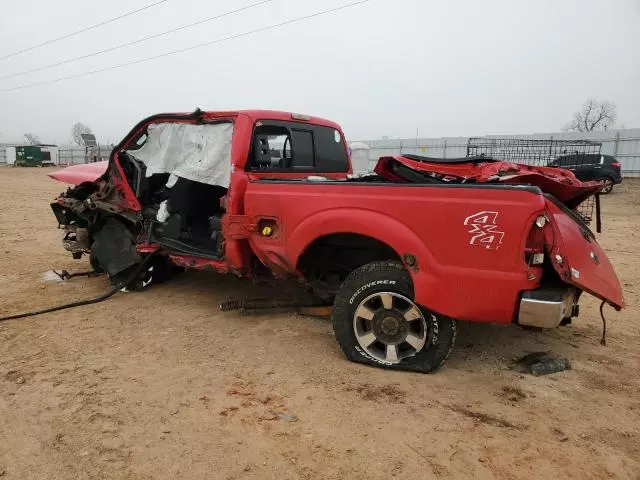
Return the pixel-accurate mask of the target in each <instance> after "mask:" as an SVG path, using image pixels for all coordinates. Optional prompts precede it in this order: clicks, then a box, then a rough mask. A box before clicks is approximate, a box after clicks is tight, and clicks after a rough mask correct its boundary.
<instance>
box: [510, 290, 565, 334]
mask: <svg viewBox="0 0 640 480" xmlns="http://www.w3.org/2000/svg"><path fill="white" fill-rule="evenodd" d="M576 293H577V292H576V290H575V289H573V288H571V287H566V288H540V289H538V290H530V291H526V292H523V293H522V296H521V298H520V310H519V312H518V320H517V323H518V324H520V325H526V326H529V327H540V328H555V327H557V326H559V325H560V324H561V323H562V320H564V319H565V318H571V317H573V316H575V315H576V314H577V303H576V302H577V295H576Z"/></svg>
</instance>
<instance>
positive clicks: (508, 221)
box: [51, 110, 624, 323]
mask: <svg viewBox="0 0 640 480" xmlns="http://www.w3.org/2000/svg"><path fill="white" fill-rule="evenodd" d="M216 119H218V120H220V119H226V120H230V121H232V122H234V124H235V125H234V134H233V139H232V148H231V162H232V165H233V171H232V174H231V183H230V187H229V191H228V193H227V196H226V215H225V216H224V217H223V233H224V237H225V255H224V259H220V260H211V259H206V258H199V257H193V256H188V255H181V254H179V253H176V252H169V251H166V252H165V253H166V254H167V255H169V257H170V258H171V260H172V261H173V262H174V263H176V264H177V265H181V266H185V267H189V268H213V269H215V270H217V271H219V272H221V273H227V272H233V273H236V274H239V275H245V276H250V275H251V274H252V271H251V270H252V261H253V259H254V257H257V258H258V259H259V260H260V261H261V262H262V263H263V264H264V265H266V266H268V267H269V268H270V269H271V270H272V271H273V273H274V274H275V275H276V276H284V275H297V274H299V272H298V261H299V259H300V257H301V255H302V254H303V253H304V251H305V249H307V248H308V247H309V246H310V245H311V244H312V243H313V242H314V241H315V240H316V239H318V238H320V237H322V236H325V235H331V234H335V233H356V234H360V235H366V236H369V237H372V238H375V239H378V240H379V241H381V242H383V243H385V244H387V245H388V246H389V247H391V248H392V249H393V250H394V251H395V252H396V253H397V254H398V256H399V257H401V258H402V256H403V255H404V254H407V253H410V254H412V255H414V256H415V258H416V259H417V268H414V269H411V270H410V271H409V273H410V274H411V276H412V279H413V283H414V289H415V297H416V301H417V302H418V303H420V304H422V305H424V306H426V307H428V308H430V309H432V310H434V311H437V312H439V313H442V314H445V315H448V316H450V317H453V318H456V319H461V320H470V321H479V322H497V323H509V322H512V321H513V319H514V317H515V315H516V313H517V306H518V301H519V298H520V294H521V292H522V291H523V290H533V289H536V288H538V287H539V286H540V277H541V275H542V268H541V267H538V266H528V265H527V263H526V260H525V258H526V254H527V252H528V253H532V252H540V251H541V250H542V249H543V248H544V246H545V243H546V247H547V250H548V253H549V254H551V255H555V254H556V253H558V254H560V255H562V256H563V257H564V258H566V259H567V262H566V264H565V267H564V268H565V269H564V270H563V269H562V268H560V269H559V270H558V271H559V274H560V275H561V276H562V275H566V273H565V271H566V268H567V266H570V267H568V268H569V269H570V268H571V267H574V268H576V269H578V270H580V278H579V279H578V278H567V279H566V281H567V283H570V284H573V285H576V286H578V287H579V288H581V289H584V290H586V291H588V292H590V293H592V294H594V295H595V296H597V297H599V298H603V299H606V300H607V301H608V302H610V303H611V304H613V305H615V306H617V307H622V306H623V305H624V301H623V299H622V294H621V289H620V285H619V283H618V280H617V278H616V276H615V273H614V271H613V268H612V267H611V265H610V263H609V261H608V260H607V258H606V256H605V254H604V252H603V251H602V250H601V249H600V247H599V246H598V245H597V244H596V242H595V240H593V239H589V240H587V239H585V237H584V236H583V235H582V233H581V232H580V229H579V227H578V224H577V223H576V222H575V220H573V219H572V218H571V217H570V216H569V215H568V214H567V213H565V212H563V211H562V210H561V209H559V208H558V207H557V206H555V205H554V204H553V203H551V202H550V201H548V200H545V198H544V197H543V196H542V195H540V194H539V192H537V191H532V190H531V189H526V188H508V185H522V184H527V185H536V186H538V187H540V189H542V190H543V191H545V192H547V193H550V194H552V195H554V196H555V197H556V198H558V199H559V200H560V201H562V202H564V203H565V204H568V205H577V204H578V203H579V202H580V201H582V199H584V198H586V197H588V196H590V195H592V194H593V193H595V192H596V191H597V190H599V188H600V187H601V185H600V184H599V183H595V182H586V183H584V182H580V181H579V180H577V179H576V178H575V176H574V175H573V174H572V173H571V172H569V171H566V170H562V169H558V168H546V167H528V166H524V165H519V164H513V163H508V162H481V163H476V164H474V163H460V164H446V163H426V162H417V161H413V160H410V159H408V158H405V157H402V156H397V157H383V158H381V159H380V161H379V162H378V165H377V167H376V172H377V173H378V174H379V175H380V176H381V177H384V178H386V179H387V180H388V181H389V182H391V183H383V184H376V183H359V184H358V183H346V182H330V181H327V182H312V181H305V182H293V181H287V180H292V179H304V178H305V177H306V176H307V175H308V174H307V173H280V172H246V171H245V166H246V164H247V160H248V156H249V151H250V145H251V137H252V132H253V128H254V126H255V124H256V122H259V121H260V120H284V121H295V120H292V118H291V114H289V113H285V112H272V111H263V110H250V111H232V112H204V113H202V114H201V116H200V117H198V118H197V119H196V118H195V117H194V116H193V115H192V114H177V115H172V114H163V115H156V116H153V117H149V118H148V119H146V120H144V121H142V122H140V123H139V124H138V125H137V126H136V127H135V128H134V129H133V130H132V131H131V132H130V133H129V134H128V135H127V136H126V137H125V139H124V140H123V141H122V142H121V143H120V144H119V145H118V146H117V147H116V148H115V149H114V152H113V153H112V156H111V159H110V162H111V163H112V167H111V168H110V170H109V175H108V176H107V177H102V178H101V179H100V180H99V181H109V182H111V184H112V185H114V186H115V187H116V188H117V189H118V191H119V192H120V193H121V197H122V199H123V205H124V206H125V208H128V209H130V210H133V211H139V210H140V208H141V207H140V204H139V202H138V200H137V199H136V198H135V195H134V194H133V191H132V189H131V187H130V186H129V185H128V184H127V183H126V181H124V178H125V176H124V173H123V171H122V168H121V166H120V162H119V160H118V157H117V152H118V151H120V150H122V149H126V147H127V145H128V144H129V143H130V142H132V141H133V140H135V138H136V137H137V136H138V135H139V134H140V132H142V131H144V130H145V129H146V127H147V125H149V124H150V123H155V122H159V121H173V122H175V121H179V122H195V121H196V120H199V121H203V120H204V121H206V120H216ZM300 123H311V124H317V125H324V126H327V127H331V128H334V129H336V130H338V131H339V132H340V133H341V135H342V130H341V129H340V127H339V126H338V125H337V124H335V123H333V122H330V121H328V120H323V119H319V118H315V117H311V118H310V119H309V121H301V122H300ZM343 139H344V136H343ZM345 149H346V146H345ZM392 162H400V163H402V164H403V165H405V166H407V167H409V168H412V169H414V170H417V171H422V172H436V173H438V174H440V175H443V176H453V177H456V178H458V179H460V178H464V179H467V181H470V182H471V183H466V184H461V185H460V184H459V185H452V184H447V183H443V184H436V185H406V184H404V185H403V183H406V182H404V181H403V180H402V179H401V178H398V177H396V176H395V175H394V174H393V172H392V170H391V168H390V167H391V166H392ZM90 165H91V164H90ZM90 165H83V166H78V167H70V168H72V169H75V170H72V171H71V172H68V170H70V169H66V170H63V171H60V172H56V173H54V174H51V176H52V177H53V178H56V179H58V180H61V181H65V182H68V183H76V182H78V183H79V182H80V181H85V180H88V181H92V180H95V179H96V177H97V176H98V175H100V173H98V172H97V169H98V167H97V165H98V164H92V165H96V166H91V167H90ZM79 167H82V168H79ZM67 172H68V173H67ZM103 173H104V170H103ZM83 175H84V176H83ZM314 175H323V176H325V177H327V178H330V179H335V180H340V179H345V178H346V176H347V173H326V174H323V173H322V172H317V173H314ZM265 177H266V178H269V179H274V178H278V179H279V181H276V182H274V181H261V180H264V179H265ZM478 184H494V185H495V184H498V185H499V184H503V185H504V188H503V187H499V186H495V187H493V188H492V187H491V186H490V185H486V186H485V188H483V187H482V185H478ZM543 214H546V215H547V216H548V218H549V220H550V222H549V223H548V224H547V225H546V226H545V227H544V230H543V231H542V232H541V233H538V232H535V231H532V229H533V228H536V227H534V221H535V219H536V217H537V216H539V215H543ZM264 219H269V221H271V222H273V225H274V226H275V229H276V233H275V234H274V235H272V236H268V237H267V236H263V235H261V233H260V232H259V231H258V230H259V229H258V228H257V224H258V222H259V221H260V220H264ZM156 247H157V246H155V245H149V244H145V243H142V244H140V245H139V246H138V250H139V251H140V252H150V251H153V250H155V248H156ZM591 252H594V255H596V256H597V258H598V261H599V263H598V264H597V265H596V262H594V261H593V260H592V259H591V258H590V255H591ZM590 262H591V263H590ZM569 271H570V270H569Z"/></svg>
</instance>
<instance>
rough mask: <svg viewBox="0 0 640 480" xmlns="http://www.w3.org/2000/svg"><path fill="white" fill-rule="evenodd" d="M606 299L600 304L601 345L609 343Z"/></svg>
mask: <svg viewBox="0 0 640 480" xmlns="http://www.w3.org/2000/svg"><path fill="white" fill-rule="evenodd" d="M604 303H605V302H604V300H603V301H602V303H601V304H600V318H602V338H601V339H600V345H605V346H606V345H607V321H606V320H605V319H604V312H603V310H602V309H603V308H604Z"/></svg>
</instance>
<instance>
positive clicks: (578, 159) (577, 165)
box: [549, 154, 622, 194]
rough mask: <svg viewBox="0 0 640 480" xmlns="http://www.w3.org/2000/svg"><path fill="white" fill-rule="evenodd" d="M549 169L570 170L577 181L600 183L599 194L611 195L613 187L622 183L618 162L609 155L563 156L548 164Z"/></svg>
mask: <svg viewBox="0 0 640 480" xmlns="http://www.w3.org/2000/svg"><path fill="white" fill-rule="evenodd" d="M549 166H551V167H560V168H565V169H567V170H571V171H572V172H573V173H574V174H575V176H576V177H578V179H579V180H582V181H591V180H595V181H598V182H602V184H603V185H602V189H601V190H600V193H603V194H607V193H611V191H612V190H613V186H614V185H618V184H620V183H622V174H621V173H620V162H618V160H617V159H616V157H612V156H611V155H600V154H597V155H596V154H587V155H563V156H561V157H558V158H556V159H555V160H553V161H551V162H550V163H549Z"/></svg>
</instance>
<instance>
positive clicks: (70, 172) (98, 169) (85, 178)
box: [47, 162, 109, 185]
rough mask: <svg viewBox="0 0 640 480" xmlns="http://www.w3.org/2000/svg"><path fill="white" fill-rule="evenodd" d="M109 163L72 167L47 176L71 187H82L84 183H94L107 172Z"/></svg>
mask: <svg viewBox="0 0 640 480" xmlns="http://www.w3.org/2000/svg"><path fill="white" fill-rule="evenodd" d="M108 165H109V162H95V163H84V164H80V165H72V166H71V167H66V168H63V169H62V170H58V171H56V172H52V173H48V174H47V175H48V176H49V177H51V178H53V179H54V180H58V181H59V182H62V183H68V184H69V185H80V184H81V183H82V182H94V181H96V180H97V179H98V178H99V177H101V176H102V175H104V172H106V171H107V166H108Z"/></svg>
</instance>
